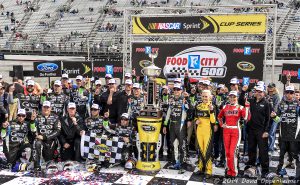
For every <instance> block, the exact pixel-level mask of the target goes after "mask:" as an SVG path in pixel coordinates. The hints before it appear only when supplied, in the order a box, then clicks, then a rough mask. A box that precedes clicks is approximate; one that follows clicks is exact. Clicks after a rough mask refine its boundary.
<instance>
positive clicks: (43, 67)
mask: <svg viewBox="0 0 300 185" xmlns="http://www.w3.org/2000/svg"><path fill="white" fill-rule="evenodd" d="M37 69H38V70H39V71H42V72H47V73H49V72H53V71H56V70H57V69H58V65H57V64H54V63H42V64H39V65H38V66H37Z"/></svg>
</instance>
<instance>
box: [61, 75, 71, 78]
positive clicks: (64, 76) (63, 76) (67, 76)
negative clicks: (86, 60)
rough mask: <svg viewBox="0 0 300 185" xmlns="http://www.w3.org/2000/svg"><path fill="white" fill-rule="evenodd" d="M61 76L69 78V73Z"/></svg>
mask: <svg viewBox="0 0 300 185" xmlns="http://www.w3.org/2000/svg"><path fill="white" fill-rule="evenodd" d="M61 78H69V75H68V74H62V76H61Z"/></svg>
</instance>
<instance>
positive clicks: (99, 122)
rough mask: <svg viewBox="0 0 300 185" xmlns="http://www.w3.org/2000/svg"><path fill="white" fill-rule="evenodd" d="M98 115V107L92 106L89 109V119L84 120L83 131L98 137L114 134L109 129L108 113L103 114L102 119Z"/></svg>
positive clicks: (96, 105)
mask: <svg viewBox="0 0 300 185" xmlns="http://www.w3.org/2000/svg"><path fill="white" fill-rule="evenodd" d="M99 113H100V107H99V105H98V104H93V105H92V107H91V117H88V118H86V119H85V121H84V130H85V131H86V132H93V133H96V134H98V135H102V134H115V131H114V130H112V129H110V122H109V113H108V112H105V113H104V116H103V117H102V116H100V115H99Z"/></svg>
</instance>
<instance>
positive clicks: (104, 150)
mask: <svg viewBox="0 0 300 185" xmlns="http://www.w3.org/2000/svg"><path fill="white" fill-rule="evenodd" d="M93 149H94V150H98V151H99V152H100V153H107V152H109V151H110V148H109V147H108V146H106V145H105V144H100V145H94V146H93Z"/></svg>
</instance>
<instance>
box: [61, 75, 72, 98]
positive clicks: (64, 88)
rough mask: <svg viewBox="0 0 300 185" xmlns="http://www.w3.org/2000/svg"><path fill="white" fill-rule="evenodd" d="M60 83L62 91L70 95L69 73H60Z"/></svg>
mask: <svg viewBox="0 0 300 185" xmlns="http://www.w3.org/2000/svg"><path fill="white" fill-rule="evenodd" d="M61 85H62V91H63V93H64V94H65V95H67V96H70V89H71V86H70V85H69V75H68V74H62V77H61Z"/></svg>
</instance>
